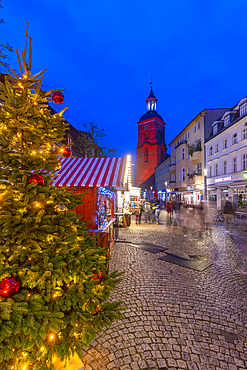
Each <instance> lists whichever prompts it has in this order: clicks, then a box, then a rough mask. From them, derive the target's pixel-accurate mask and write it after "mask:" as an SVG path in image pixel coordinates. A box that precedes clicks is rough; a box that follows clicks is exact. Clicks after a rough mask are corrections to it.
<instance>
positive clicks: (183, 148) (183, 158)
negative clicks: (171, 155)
mask: <svg viewBox="0 0 247 370" xmlns="http://www.w3.org/2000/svg"><path fill="white" fill-rule="evenodd" d="M182 159H184V148H183V149H182Z"/></svg>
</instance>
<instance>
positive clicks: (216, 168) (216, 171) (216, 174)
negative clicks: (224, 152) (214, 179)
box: [215, 163, 218, 176]
mask: <svg viewBox="0 0 247 370" xmlns="http://www.w3.org/2000/svg"><path fill="white" fill-rule="evenodd" d="M215 176H218V163H216V165H215Z"/></svg>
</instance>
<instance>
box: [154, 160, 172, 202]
mask: <svg viewBox="0 0 247 370" xmlns="http://www.w3.org/2000/svg"><path fill="white" fill-rule="evenodd" d="M170 164H171V156H170V155H168V156H167V159H165V160H164V161H163V162H162V163H161V164H159V166H157V167H156V168H155V189H156V190H157V193H158V198H159V199H160V200H162V201H166V200H167V194H169V186H170V185H169V184H170Z"/></svg>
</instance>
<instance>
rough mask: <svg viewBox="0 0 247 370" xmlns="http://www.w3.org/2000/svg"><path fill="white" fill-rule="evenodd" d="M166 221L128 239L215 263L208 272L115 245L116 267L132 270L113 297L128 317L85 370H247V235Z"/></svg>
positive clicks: (94, 351) (94, 345) (102, 338)
mask: <svg viewBox="0 0 247 370" xmlns="http://www.w3.org/2000/svg"><path fill="white" fill-rule="evenodd" d="M160 219H161V224H160V225H155V224H146V223H144V222H142V223H141V225H135V223H133V221H134V219H133V220H132V224H131V226H130V227H129V228H128V229H122V230H121V232H120V238H122V239H123V238H124V239H126V240H127V241H130V242H149V243H153V244H156V245H160V246H164V247H168V251H169V252H171V253H175V254H179V255H181V256H184V257H188V256H189V255H200V256H203V257H205V258H207V259H209V260H211V261H213V264H212V265H211V266H210V267H209V268H207V269H206V270H204V271H202V272H198V271H195V270H191V269H187V268H185V267H182V266H178V265H174V264H171V263H168V262H164V261H161V260H159V259H158V258H159V257H160V256H162V255H164V254H163V253H162V252H160V253H157V254H153V253H149V252H146V251H143V250H140V249H138V248H135V247H133V246H130V245H129V244H128V243H120V242H117V243H115V245H114V247H113V249H112V251H111V261H110V270H111V271H113V270H118V271H125V275H124V277H123V280H122V282H121V283H120V284H119V285H118V287H117V289H116V290H115V291H114V292H113V294H112V296H111V299H112V300H121V301H123V302H124V304H125V305H126V307H127V308H126V309H125V310H124V311H123V315H124V317H123V319H122V320H120V321H118V322H115V323H114V324H113V325H112V326H111V327H109V328H107V329H105V330H104V331H103V332H102V333H101V334H100V335H99V336H98V337H97V338H96V339H95V340H93V341H92V342H91V344H90V346H89V348H86V349H85V350H84V357H83V359H82V360H83V362H84V366H85V370H91V369H100V370H115V369H120V370H128V369H132V370H137V369H160V370H161V369H162V370H164V369H169V370H175V369H191V370H220V369H228V370H246V369H247V340H246V333H247V238H246V234H247V233H246V232H245V230H242V231H241V232H240V231H239V230H238V229H236V230H235V229H234V231H233V232H234V235H229V234H226V233H225V229H224V226H217V225H216V226H214V227H213V231H212V234H211V235H207V234H205V233H203V236H202V238H199V236H198V233H197V232H188V235H186V234H185V232H184V230H182V229H181V228H177V227H176V228H173V227H171V226H170V223H169V219H168V218H167V217H166V214H165V211H162V212H161V216H160Z"/></svg>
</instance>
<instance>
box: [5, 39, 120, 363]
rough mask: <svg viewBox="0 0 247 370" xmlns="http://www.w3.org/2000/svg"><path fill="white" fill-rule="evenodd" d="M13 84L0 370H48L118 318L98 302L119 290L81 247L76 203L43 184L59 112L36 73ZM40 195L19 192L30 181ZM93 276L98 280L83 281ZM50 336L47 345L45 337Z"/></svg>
mask: <svg viewBox="0 0 247 370" xmlns="http://www.w3.org/2000/svg"><path fill="white" fill-rule="evenodd" d="M25 56H26V44H25V49H24V52H23V53H22V63H21V62H20V59H19V62H20V69H21V73H20V76H18V75H17V73H16V72H15V71H13V70H11V71H12V76H11V82H10V81H9V80H8V78H5V83H0V99H1V100H2V105H0V281H1V280H2V279H4V278H6V277H9V276H14V277H18V278H19V279H20V281H21V288H20V290H19V292H18V293H17V294H15V295H14V296H13V297H11V298H7V299H6V298H1V297H0V363H1V369H2V370H10V369H14V370H20V369H23V367H24V366H25V365H28V367H27V369H28V370H31V369H32V370H47V369H53V365H52V359H53V356H54V355H57V356H58V357H60V359H61V360H65V359H67V358H68V357H69V356H70V355H71V354H73V352H74V351H75V350H76V351H77V352H78V354H79V355H80V351H81V347H82V346H83V345H85V346H87V345H88V344H89V343H90V341H91V340H92V339H93V338H94V337H95V335H96V333H97V332H99V331H100V330H101V329H102V328H103V327H104V326H105V325H109V324H111V323H112V322H113V321H114V320H115V319H117V318H118V317H119V316H120V313H119V309H120V305H121V302H116V303H109V302H106V299H107V297H108V296H109V294H110V292H111V291H112V289H113V288H114V287H115V285H116V283H117V282H118V281H119V279H118V276H119V274H118V273H117V272H114V273H112V274H110V275H107V271H106V268H105V265H106V258H105V254H106V251H105V250H103V249H101V248H98V247H96V243H95V240H94V239H92V238H87V229H86V226H85V222H82V221H79V218H80V216H78V215H77V214H76V213H75V212H58V211H57V209H56V206H57V205H65V206H66V207H67V208H68V209H70V210H71V209H74V208H75V206H76V205H78V204H79V203H80V202H81V198H82V195H75V194H73V193H72V192H68V191H67V190H66V189H65V188H56V187H54V186H53V185H52V184H51V182H52V178H53V177H54V173H55V171H56V169H57V168H58V166H59V158H58V156H57V152H56V149H55V143H57V142H59V141H61V140H63V136H64V130H65V129H66V126H65V124H64V121H63V118H62V112H60V113H59V114H56V115H51V113H50V111H49V109H48V101H50V100H51V94H52V93H53V91H54V90H51V91H48V92H45V91H43V90H42V89H41V78H42V73H43V72H41V73H39V74H37V75H36V76H32V75H31V71H30V68H31V59H29V62H28V63H26V62H25ZM34 173H36V174H39V175H41V176H42V177H43V178H44V186H39V185H37V183H29V182H28V179H29V178H30V176H31V175H32V174H34ZM94 270H96V271H99V270H100V271H102V272H103V276H104V277H103V281H102V282H101V283H99V280H93V281H91V279H92V277H93V276H94V274H93V272H94ZM52 336H53V337H52Z"/></svg>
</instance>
